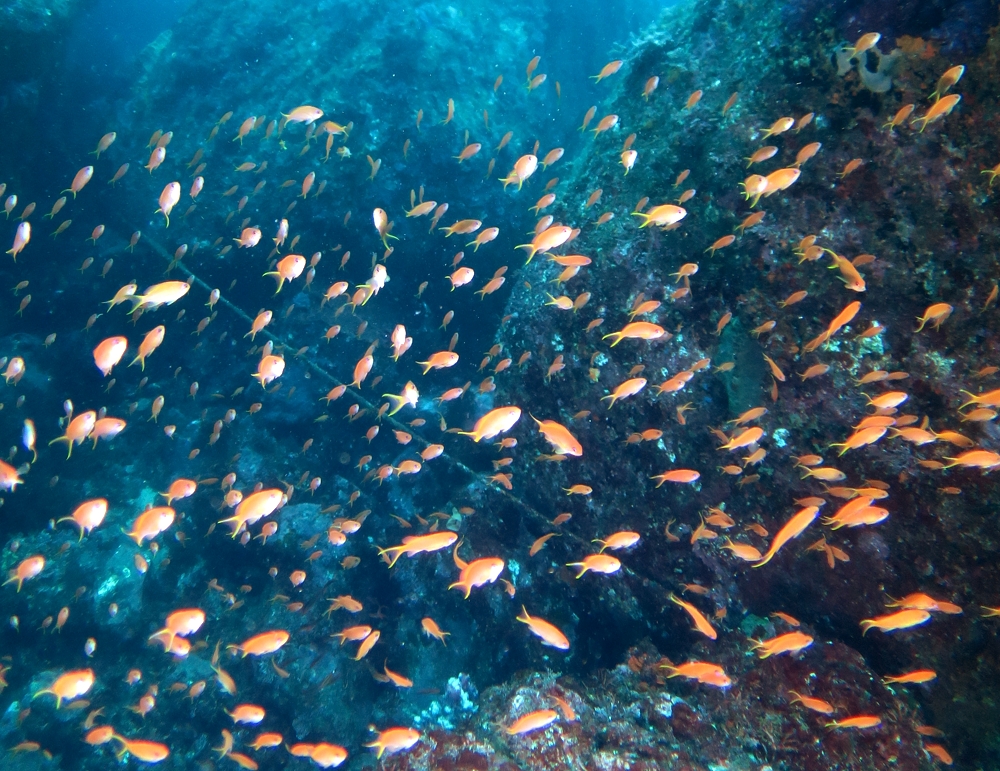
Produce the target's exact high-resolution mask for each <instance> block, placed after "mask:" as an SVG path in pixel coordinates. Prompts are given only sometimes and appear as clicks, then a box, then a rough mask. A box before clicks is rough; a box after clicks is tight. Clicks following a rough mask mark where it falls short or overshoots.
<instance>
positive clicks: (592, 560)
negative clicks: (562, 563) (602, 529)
mask: <svg viewBox="0 0 1000 771" xmlns="http://www.w3.org/2000/svg"><path fill="white" fill-rule="evenodd" d="M621 566H622V563H621V560H619V559H618V558H617V557H612V556H611V555H610V554H601V553H598V554H588V555H587V556H586V557H584V558H583V560H582V561H581V562H568V563H567V564H566V567H570V568H579V569H580V572H579V573H577V574H576V577H577V578H578V579H579V578H582V577H583V574H584V573H586V572H588V571H591V572H594V573H604V574H606V575H607V574H611V573H616V572H618V571H619V570H620V569H621Z"/></svg>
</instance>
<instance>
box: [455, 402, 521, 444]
mask: <svg viewBox="0 0 1000 771" xmlns="http://www.w3.org/2000/svg"><path fill="white" fill-rule="evenodd" d="M520 419H521V408H520V407H497V408H496V409H493V410H490V411H489V412H487V413H486V414H485V415H483V417H481V418H480V419H479V420H477V421H476V424H475V426H473V428H472V431H459V432H458V433H459V434H461V435H462V436H471V437H472V439H473V441H475V442H479V441H480V440H482V439H492V438H493V437H495V436H497V435H498V434H502V433H504V432H506V431H509V430H510V429H511V428H513V427H514V424H515V423H517V421H518V420H520Z"/></svg>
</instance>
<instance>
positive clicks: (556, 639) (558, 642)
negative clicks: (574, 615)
mask: <svg viewBox="0 0 1000 771" xmlns="http://www.w3.org/2000/svg"><path fill="white" fill-rule="evenodd" d="M517 620H518V621H520V622H521V623H523V624H527V625H528V629H529V630H531V633H532V634H533V635H535V636H536V637H538V638H540V639H541V641H542V644H543V645H547V646H549V647H551V648H558V649H559V650H563V651H565V650H569V638H567V637H566V635H564V634H563V633H562V632H561V631H559V629H558V628H557V627H556V626H555V625H553V624H550V623H549V622H548V621H546V620H545V619H542V618H539V617H538V616H530V615H528V611H527V610H526V609H525V607H524V606H523V605H522V606H521V615H519V616H518V617H517Z"/></svg>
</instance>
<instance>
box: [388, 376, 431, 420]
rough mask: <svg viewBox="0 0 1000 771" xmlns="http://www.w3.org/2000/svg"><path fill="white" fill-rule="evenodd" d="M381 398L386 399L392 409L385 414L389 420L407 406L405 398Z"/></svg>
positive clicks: (395, 396) (392, 396) (393, 395)
mask: <svg viewBox="0 0 1000 771" xmlns="http://www.w3.org/2000/svg"><path fill="white" fill-rule="evenodd" d="M425 374H426V373H425ZM382 398H383V399H388V400H389V402H390V404H391V406H392V409H391V410H389V412H388V413H387V414H388V416H389V417H390V418H391V417H392V416H393V415H395V414H396V413H397V412H399V411H400V410H401V409H403V407H404V406H405V405H406V404H407V401H406V398H405V397H402V396H399V395H398V394H382Z"/></svg>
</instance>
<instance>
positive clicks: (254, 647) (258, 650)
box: [226, 629, 290, 658]
mask: <svg viewBox="0 0 1000 771" xmlns="http://www.w3.org/2000/svg"><path fill="white" fill-rule="evenodd" d="M289 637H290V635H289V634H288V632H286V631H285V630H283V629H275V630H272V631H270V632H261V633H260V634H257V635H254V636H253V637H250V638H248V639H246V640H244V641H243V642H242V643H240V644H239V645H227V646H226V648H227V649H228V650H233V651H239V652H240V654H241V655H242V656H243V658H246V657H247V656H264V655H266V654H268V653H274V652H275V651H278V650H280V649H281V647H282V646H283V645H284V644H285V643H286V642H288V638H289Z"/></svg>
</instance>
